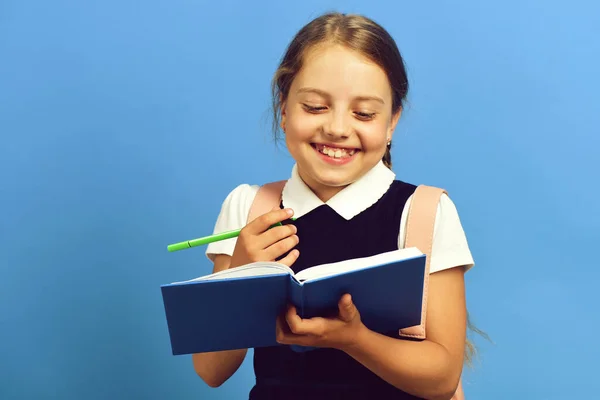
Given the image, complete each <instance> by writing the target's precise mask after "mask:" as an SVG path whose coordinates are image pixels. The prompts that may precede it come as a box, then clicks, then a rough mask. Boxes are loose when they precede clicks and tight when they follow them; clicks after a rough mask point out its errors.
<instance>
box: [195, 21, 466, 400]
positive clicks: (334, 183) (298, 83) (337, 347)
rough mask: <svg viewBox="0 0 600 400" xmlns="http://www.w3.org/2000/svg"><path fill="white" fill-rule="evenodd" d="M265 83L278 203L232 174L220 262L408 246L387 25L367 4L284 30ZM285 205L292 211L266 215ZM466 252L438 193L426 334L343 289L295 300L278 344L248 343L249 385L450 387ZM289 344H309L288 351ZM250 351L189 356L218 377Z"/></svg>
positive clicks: (326, 389)
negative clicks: (380, 324)
mask: <svg viewBox="0 0 600 400" xmlns="http://www.w3.org/2000/svg"><path fill="white" fill-rule="evenodd" d="M273 89H274V90H273V102H274V113H275V127H276V128H281V130H282V131H283V134H284V137H285V143H286V145H287V148H288V150H289V152H290V154H291V155H292V157H293V158H294V160H295V165H294V167H293V169H292V171H291V176H290V178H289V180H287V182H286V183H285V186H284V188H283V191H282V196H281V199H282V201H281V207H280V208H276V209H274V210H272V211H271V212H269V213H266V214H264V215H262V216H260V217H258V218H255V219H253V220H248V218H247V216H248V213H249V210H250V207H251V205H252V202H253V200H254V198H255V196H256V193H257V191H258V189H259V186H258V185H248V184H244V185H240V186H238V187H236V188H235V189H234V190H233V191H232V192H231V193H230V194H229V195H228V196H227V198H226V199H225V201H224V203H223V206H222V208H221V212H220V214H219V217H218V219H217V222H216V225H215V232H222V231H227V230H233V229H239V228H241V227H243V229H242V233H241V234H240V235H239V237H238V238H237V239H235V238H234V239H229V240H227V241H222V242H217V243H213V244H211V245H209V246H208V248H207V255H208V257H209V258H210V259H211V260H212V261H213V262H214V271H215V272H216V271H220V270H223V269H226V268H232V267H237V266H240V265H243V264H246V263H249V262H253V261H265V260H275V259H280V261H281V262H283V263H284V264H286V265H288V266H290V267H291V268H292V269H293V270H294V271H295V272H298V271H301V270H302V269H305V268H307V267H310V266H313V265H316V264H324V263H331V262H336V261H341V260H344V259H348V258H357V257H366V256H371V255H374V254H377V253H382V252H385V251H391V250H395V249H398V248H400V247H402V246H403V243H404V237H405V235H406V220H407V210H408V209H409V207H410V203H411V199H412V194H413V193H414V191H415V189H416V186H415V185H412V184H409V183H406V182H403V181H401V180H398V179H396V176H395V174H394V173H393V172H392V170H391V158H390V148H391V142H392V138H393V135H394V130H395V128H396V124H397V123H398V120H399V119H400V116H401V114H402V107H403V100H404V99H405V97H406V94H407V91H408V80H407V76H406V71H405V68H404V62H403V60H402V57H401V55H400V52H399V51H398V48H397V47H396V44H395V42H394V40H393V39H392V37H390V35H389V34H388V33H387V32H386V31H385V30H384V29H383V28H382V27H381V26H379V25H378V24H377V23H375V22H373V21H372V20H370V19H368V18H365V17H362V16H356V15H344V14H337V13H334V14H326V15H323V16H321V17H319V18H317V19H315V20H313V21H312V22H310V23H309V24H308V25H306V26H305V27H303V28H302V29H301V30H300V31H299V32H298V34H297V35H296V37H295V38H294V39H293V40H292V42H291V43H290V45H289V47H288V49H287V51H286V53H285V55H284V57H283V59H282V61H281V64H280V65H279V68H278V70H277V72H276V74H275V77H274V80H273ZM291 216H294V217H295V218H297V220H296V221H295V222H294V223H293V224H284V225H283V226H280V227H277V228H273V229H268V228H269V227H270V226H271V225H272V224H274V223H276V222H280V221H286V220H288V219H289V218H290V217H291ZM472 266H473V259H472V257H471V253H470V251H469V247H468V244H467V240H466V238H465V234H464V232H463V229H462V226H461V223H460V220H459V217H458V213H457V211H456V208H455V206H454V204H453V202H452V201H451V200H450V199H449V197H448V196H447V195H443V196H442V198H441V199H440V202H439V205H438V212H437V215H436V220H435V230H434V238H433V247H432V253H431V264H430V274H431V275H430V278H429V288H428V296H429V297H428V305H427V332H426V333H427V335H426V336H427V338H426V339H424V340H419V341H417V340H407V339H406V338H403V337H399V336H398V335H395V336H394V335H382V334H378V333H375V332H373V331H371V330H369V329H368V328H367V327H365V325H363V324H362V322H361V318H360V310H359V309H357V308H356V307H355V306H354V304H353V303H352V298H351V294H349V295H344V296H343V297H342V298H341V299H340V301H339V314H338V315H337V316H336V317H327V318H325V317H323V318H313V319H306V320H303V319H301V318H300V317H299V316H298V315H297V313H296V310H295V309H294V308H293V307H290V308H289V310H288V311H287V313H286V314H285V316H284V317H283V318H282V319H281V320H280V321H278V323H277V340H278V342H279V343H281V344H283V346H275V347H267V348H256V349H255V350H254V370H255V374H256V384H255V386H254V387H253V388H252V390H251V392H250V398H251V399H320V398H327V399H333V398H344V399H419V398H423V399H449V398H451V397H452V396H453V395H454V393H455V391H456V389H457V387H458V385H459V379H460V376H461V372H462V366H463V363H464V354H465V339H466V326H467V313H466V307H465V290H464V272H465V271H466V270H468V269H469V268H470V267H472ZM372 290H374V291H376V290H377V288H376V287H374V288H372ZM216 306H218V305H216ZM240 334H243V332H240ZM288 345H300V346H307V347H313V348H316V349H314V350H311V351H306V352H296V351H294V350H293V348H292V346H288ZM246 353H247V350H235V351H223V352H215V353H203V354H195V355H193V361H194V367H195V370H196V372H197V373H198V375H199V376H200V377H201V378H202V379H203V380H204V381H205V382H207V383H208V384H209V385H210V386H213V387H216V386H219V385H221V384H222V383H224V382H225V381H226V380H227V379H229V377H231V376H232V375H233V374H234V373H235V371H236V370H237V369H238V367H239V366H240V364H241V363H242V361H243V360H244V357H245V355H246Z"/></svg>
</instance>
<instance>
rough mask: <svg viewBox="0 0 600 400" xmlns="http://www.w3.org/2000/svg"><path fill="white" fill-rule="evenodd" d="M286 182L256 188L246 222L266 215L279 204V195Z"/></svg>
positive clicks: (271, 183)
mask: <svg viewBox="0 0 600 400" xmlns="http://www.w3.org/2000/svg"><path fill="white" fill-rule="evenodd" d="M286 182H287V181H285V180H284V181H277V182H270V183H266V184H264V185H262V186H261V187H260V188H258V192H257V193H256V196H255V197H254V201H253V202H252V205H251V206H250V210H249V211H248V222H252V221H253V220H255V219H256V218H258V217H260V216H261V215H263V214H266V213H268V212H269V211H271V210H272V209H273V208H274V207H277V206H278V205H279V203H280V202H281V193H282V192H283V187H284V186H285V184H286Z"/></svg>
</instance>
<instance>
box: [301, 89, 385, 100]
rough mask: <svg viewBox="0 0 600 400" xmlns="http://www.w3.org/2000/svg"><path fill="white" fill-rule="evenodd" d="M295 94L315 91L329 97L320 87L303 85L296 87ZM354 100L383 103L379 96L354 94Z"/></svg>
mask: <svg viewBox="0 0 600 400" xmlns="http://www.w3.org/2000/svg"><path fill="white" fill-rule="evenodd" d="M296 93H297V94H300V93H316V94H318V95H320V96H323V97H325V98H327V99H329V98H331V95H330V94H329V93H327V92H325V91H323V90H320V89H316V88H311V87H304V88H300V89H298V91H297V92H296ZM354 100H357V101H377V102H379V103H381V104H385V101H383V99H382V98H381V97H379V96H356V97H355V98H354Z"/></svg>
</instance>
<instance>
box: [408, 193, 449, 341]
mask: <svg viewBox="0 0 600 400" xmlns="http://www.w3.org/2000/svg"><path fill="white" fill-rule="evenodd" d="M444 193H446V191H445V190H444V189H439V188H436V187H433V186H425V185H419V186H417V189H416V190H415V192H414V193H413V195H412V201H411V205H410V209H409V210H408V218H407V222H406V239H405V241H404V247H405V248H408V247H416V248H418V249H419V250H420V251H421V253H423V254H425V255H426V261H425V279H424V281H423V306H422V310H421V324H419V325H416V326H411V327H409V328H405V329H401V330H400V336H402V337H410V338H416V339H425V336H426V335H425V331H426V322H427V289H428V283H429V264H430V262H431V247H432V245H433V228H434V225H435V217H436V214H437V208H438V204H439V202H440V197H441V196H442V194H444Z"/></svg>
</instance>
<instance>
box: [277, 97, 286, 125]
mask: <svg viewBox="0 0 600 400" xmlns="http://www.w3.org/2000/svg"><path fill="white" fill-rule="evenodd" d="M279 104H280V107H279V113H280V114H281V121H280V126H281V130H282V131H283V132H284V133H285V121H286V118H287V114H286V111H285V107H286V102H285V100H283V99H281V100H280V102H279Z"/></svg>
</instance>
